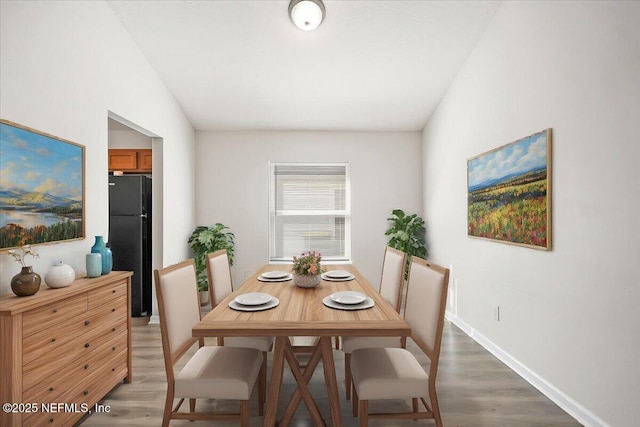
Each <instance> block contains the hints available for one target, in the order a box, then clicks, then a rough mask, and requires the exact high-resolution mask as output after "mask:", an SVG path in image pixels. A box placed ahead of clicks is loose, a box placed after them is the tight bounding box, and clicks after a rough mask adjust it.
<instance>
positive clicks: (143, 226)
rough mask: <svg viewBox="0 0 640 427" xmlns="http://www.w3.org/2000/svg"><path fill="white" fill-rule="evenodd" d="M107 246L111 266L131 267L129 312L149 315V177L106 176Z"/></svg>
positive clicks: (133, 315)
mask: <svg viewBox="0 0 640 427" xmlns="http://www.w3.org/2000/svg"><path fill="white" fill-rule="evenodd" d="M109 247H110V248H111V251H112V252H113V269H114V270H126V271H133V277H132V278H131V316H132V317H143V316H151V288H152V271H151V178H149V177H147V176H144V175H123V176H112V175H110V176H109Z"/></svg>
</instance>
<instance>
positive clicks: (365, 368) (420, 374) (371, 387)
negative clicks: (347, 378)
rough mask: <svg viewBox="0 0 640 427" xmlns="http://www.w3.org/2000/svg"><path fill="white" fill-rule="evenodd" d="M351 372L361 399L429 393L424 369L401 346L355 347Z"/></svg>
mask: <svg viewBox="0 0 640 427" xmlns="http://www.w3.org/2000/svg"><path fill="white" fill-rule="evenodd" d="M351 374H352V376H353V384H354V385H355V388H356V392H357V393H358V398H359V399H361V400H374V399H405V398H414V397H426V396H429V377H428V376H427V373H426V372H425V371H424V369H423V368H422V366H420V363H418V361H417V360H416V358H415V357H414V356H413V354H411V352H409V351H408V350H405V349H403V348H365V349H359V350H354V351H353V353H352V354H351Z"/></svg>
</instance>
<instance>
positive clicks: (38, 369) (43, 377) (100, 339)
mask: <svg viewBox="0 0 640 427" xmlns="http://www.w3.org/2000/svg"><path fill="white" fill-rule="evenodd" d="M121 325H122V326H116V325H114V326H112V327H111V328H109V329H106V330H104V331H103V332H102V333H101V334H100V335H97V336H91V335H93V334H85V335H83V336H81V337H79V338H78V339H75V340H73V341H70V342H68V343H66V344H64V345H63V346H61V347H60V348H59V349H58V350H57V351H56V354H55V357H52V356H50V355H46V356H45V357H43V358H41V359H40V360H39V361H41V362H42V363H31V364H30V365H27V366H25V367H24V369H23V374H24V377H23V385H22V388H23V390H25V393H27V392H30V391H31V388H33V387H36V386H38V385H40V383H41V382H46V381H48V380H50V379H51V378H52V377H53V376H55V375H57V374H60V367H61V366H64V367H67V366H69V365H71V364H72V363H73V362H74V361H76V360H79V361H80V362H78V363H83V361H86V360H87V358H88V357H89V355H90V354H92V353H93V352H98V353H99V354H102V355H103V356H104V357H105V359H106V358H108V357H109V356H110V355H111V354H115V353H118V352H119V351H120V350H122V349H123V348H126V347H127V337H128V331H127V329H126V327H125V326H124V325H126V323H123V324H121ZM84 363H86V362H84ZM47 388H48V387H47Z"/></svg>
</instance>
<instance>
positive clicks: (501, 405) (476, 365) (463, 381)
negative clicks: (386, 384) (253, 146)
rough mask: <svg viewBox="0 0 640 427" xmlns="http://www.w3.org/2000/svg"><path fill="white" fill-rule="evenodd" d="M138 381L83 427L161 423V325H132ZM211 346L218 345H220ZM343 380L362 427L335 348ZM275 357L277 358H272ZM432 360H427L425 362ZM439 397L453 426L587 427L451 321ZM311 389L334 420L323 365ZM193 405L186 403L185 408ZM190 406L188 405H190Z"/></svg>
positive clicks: (352, 421) (285, 391) (347, 407)
mask: <svg viewBox="0 0 640 427" xmlns="http://www.w3.org/2000/svg"><path fill="white" fill-rule="evenodd" d="M132 341H133V382H132V383H131V384H120V385H118V386H117V387H116V388H115V389H114V390H113V391H112V392H111V393H110V394H109V395H108V396H107V397H106V398H105V399H104V400H103V401H102V402H101V403H102V404H104V405H108V406H109V408H110V412H103V413H93V414H91V415H90V416H87V417H85V418H84V419H83V420H82V422H81V424H82V426H83V427H84V426H159V425H161V424H162V409H163V405H164V398H165V392H166V380H165V372H164V365H163V359H162V347H161V342H160V330H159V327H158V325H154V324H150V325H139V326H134V327H133V338H132ZM208 344H214V342H213V341H211V342H208ZM408 348H409V349H410V350H411V351H412V352H413V353H414V354H416V355H419V356H420V355H422V354H421V353H420V352H419V351H418V350H417V347H415V346H414V345H413V344H412V343H410V344H409V347H408ZM334 355H335V359H336V367H337V368H338V371H337V376H338V383H339V385H340V393H341V396H342V401H341V406H342V413H343V423H344V425H345V427H355V426H358V421H357V418H354V417H352V416H351V403H350V401H347V400H345V399H344V381H343V379H344V356H343V353H342V352H341V351H335V353H334ZM269 357H271V355H269ZM419 360H420V361H421V363H427V359H426V357H424V356H423V357H422V358H419ZM294 384H295V381H294V379H293V377H292V376H291V372H290V371H288V369H285V378H284V382H283V388H282V392H281V395H280V401H281V407H280V408H279V413H281V412H282V411H283V410H284V406H285V404H286V401H287V400H288V398H289V396H290V395H291V394H292V393H293V390H294V388H295V385H294ZM437 390H438V397H439V401H440V407H441V411H442V417H443V421H444V425H445V426H446V427H463V426H465V427H467V426H468V427H482V426H487V427H489V426H491V427H496V426H508V427H512V426H513V427H516V426H527V427H534V426H580V425H581V424H580V423H578V422H577V421H576V420H574V419H573V418H572V417H571V416H569V415H568V414H566V413H565V412H564V411H562V410H561V409H560V408H559V407H558V406H556V405H555V404H554V403H553V402H551V401H550V400H549V399H547V398H546V397H545V396H544V395H542V394H541V393H540V392H538V391H537V390H536V389H535V388H533V387H532V386H531V385H529V384H528V383H527V382H526V381H524V380H523V379H522V378H520V377H519V376H518V375H517V374H516V373H514V372H513V371H511V370H510V369H509V368H507V367H506V366H505V365H504V364H503V363H502V362H500V361H499V360H497V359H496V358H495V357H494V356H493V355H491V354H490V353H489V352H487V351H486V350H485V349H483V348H482V347H481V346H480V345H479V344H477V343H476V342H475V341H473V340H472V339H471V338H469V337H468V336H467V335H466V334H464V333H463V332H462V331H460V330H459V329H458V328H457V327H455V326H454V325H452V324H450V323H449V322H446V324H445V330H444V336H443V341H442V354H441V358H440V368H439V371H438V381H437ZM311 392H312V393H313V395H314V398H315V399H316V400H317V402H318V406H319V408H320V410H321V412H322V416H323V417H324V418H325V420H330V419H331V418H330V414H329V407H328V403H327V398H326V389H325V388H324V377H323V373H322V370H321V367H320V366H319V367H318V369H317V370H316V372H315V373H314V376H313V379H312V380H311ZM256 399H257V393H256V392H255V391H254V394H253V396H252V400H251V406H250V412H251V426H261V425H262V417H259V416H258V415H257V414H258V405H257V400H256ZM236 404H237V403H236V402H224V401H223V402H220V401H199V402H198V406H197V407H198V408H199V409H202V408H205V407H207V408H215V409H226V408H233V409H235V408H236V407H235V406H234V405H236ZM409 405H410V401H406V402H405V401H386V402H375V401H374V402H371V403H370V410H371V412H375V411H393V410H396V409H399V410H407V409H409V407H410V406H409ZM184 406H186V404H185V405H183V407H184ZM187 407H188V406H187ZM204 425H211V423H206V422H188V421H179V420H176V421H172V422H171V426H172V427H175V426H185V427H186V426H193V427H197V426H204ZM214 425H216V426H235V425H237V423H231V422H219V423H215V424H214ZM291 425H292V426H294V427H302V426H304V427H306V426H312V425H313V424H312V422H311V419H310V418H309V415H308V413H307V410H306V407H305V406H304V404H301V405H300V407H299V408H298V411H297V413H296V417H295V419H294V422H292V423H291ZM370 425H371V426H383V425H384V426H394V427H395V426H399V427H400V426H420V425H433V421H431V420H420V421H413V420H409V421H403V420H388V421H383V420H376V421H371V422H370Z"/></svg>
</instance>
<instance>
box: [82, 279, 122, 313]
mask: <svg viewBox="0 0 640 427" xmlns="http://www.w3.org/2000/svg"><path fill="white" fill-rule="evenodd" d="M126 296H127V281H126V280H123V281H121V282H117V283H115V284H113V285H109V286H105V287H104V288H100V289H96V290H93V291H89V295H88V307H89V310H91V309H93V308H95V307H98V306H100V305H103V304H106V303H108V302H110V301H112V300H113V299H116V298H120V297H126Z"/></svg>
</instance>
